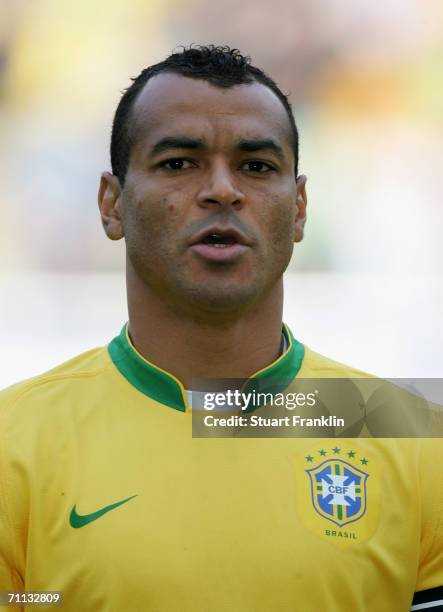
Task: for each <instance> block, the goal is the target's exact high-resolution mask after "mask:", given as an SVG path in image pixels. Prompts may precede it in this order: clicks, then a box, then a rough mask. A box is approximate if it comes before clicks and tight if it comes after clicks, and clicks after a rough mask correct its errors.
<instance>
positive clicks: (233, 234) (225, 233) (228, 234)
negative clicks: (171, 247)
mask: <svg viewBox="0 0 443 612" xmlns="http://www.w3.org/2000/svg"><path fill="white" fill-rule="evenodd" d="M214 234H217V236H220V237H221V238H231V239H233V240H235V242H238V243H239V244H244V245H246V246H250V242H249V241H248V239H247V238H246V236H245V235H244V234H243V233H242V232H239V231H238V230H237V229H235V228H233V227H220V226H218V225H214V226H211V227H208V228H205V229H202V230H201V231H200V232H198V234H196V235H195V236H193V237H192V238H191V241H190V244H191V246H192V245H193V244H198V243H199V242H203V240H205V239H206V238H208V236H212V235H214Z"/></svg>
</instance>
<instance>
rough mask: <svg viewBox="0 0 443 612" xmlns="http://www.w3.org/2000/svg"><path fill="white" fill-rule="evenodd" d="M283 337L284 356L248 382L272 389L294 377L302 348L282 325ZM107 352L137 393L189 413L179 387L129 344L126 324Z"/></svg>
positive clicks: (173, 377) (177, 381) (183, 393)
mask: <svg viewBox="0 0 443 612" xmlns="http://www.w3.org/2000/svg"><path fill="white" fill-rule="evenodd" d="M283 333H284V335H285V337H286V340H287V343H288V348H287V349H286V352H285V353H283V355H281V356H280V357H279V358H278V359H276V360H275V361H274V362H273V363H271V365H269V366H267V367H266V368H263V369H262V370H259V371H258V372H256V373H255V374H253V375H252V376H251V377H250V379H255V380H256V381H257V382H259V383H260V384H262V383H264V385H265V386H266V385H267V384H268V383H269V384H270V385H272V383H273V381H279V383H281V382H282V381H284V382H286V385H287V384H289V382H291V381H292V379H293V378H295V376H297V374H298V371H299V370H300V366H301V363H302V361H303V357H304V353H305V347H304V346H303V344H301V343H300V342H298V340H296V339H295V338H294V336H293V335H292V333H291V331H290V330H289V328H288V327H287V326H286V325H283ZM108 351H109V355H110V357H111V359H112V361H113V362H114V364H115V366H116V367H117V369H118V370H119V371H120V373H121V374H122V375H123V376H124V377H125V378H126V380H127V381H128V382H129V383H130V384H131V385H133V386H134V387H135V388H136V389H138V390H139V391H141V392H142V393H144V394H145V395H147V396H148V397H150V398H152V399H154V400H156V401H157V402H160V404H166V405H167V406H169V407H171V408H175V410H180V411H182V412H185V411H186V410H189V409H190V406H189V404H188V402H187V399H186V392H185V388H184V387H183V385H182V383H181V382H180V381H179V380H178V379H177V378H175V376H173V375H172V374H170V373H169V372H166V370H162V369H161V368H159V367H158V366H156V365H154V364H153V363H151V362H150V361H148V360H147V359H145V358H144V357H143V356H142V355H140V353H139V352H138V351H137V349H136V348H135V347H134V345H133V344H132V342H131V339H130V337H129V334H128V324H127V323H126V324H125V325H124V326H123V328H122V330H121V332H120V334H119V335H118V336H116V337H115V338H114V339H113V340H112V341H111V342H110V344H109V346H108ZM286 385H285V386H286Z"/></svg>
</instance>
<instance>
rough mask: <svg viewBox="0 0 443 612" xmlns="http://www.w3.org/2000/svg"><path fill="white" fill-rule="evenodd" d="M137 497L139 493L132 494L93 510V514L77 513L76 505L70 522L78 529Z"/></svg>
mask: <svg viewBox="0 0 443 612" xmlns="http://www.w3.org/2000/svg"><path fill="white" fill-rule="evenodd" d="M134 497H137V495H132V496H131V497H127V498H126V499H122V501H119V502H115V504H110V505H109V506H105V507H104V508H101V509H100V510H97V511H96V512H92V513H91V514H82V515H81V514H77V510H76V506H74V507H73V508H72V510H71V514H70V516H69V524H70V525H71V527H74V529H78V528H79V527H84V526H85V525H87V524H88V523H92V521H96V520H97V519H98V518H100V517H101V516H103V515H104V514H106V513H107V512H109V511H110V510H114V509H115V508H118V507H119V506H121V505H123V504H126V502H128V501H129V500H130V499H133V498H134Z"/></svg>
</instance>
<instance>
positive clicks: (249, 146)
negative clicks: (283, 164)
mask: <svg viewBox="0 0 443 612" xmlns="http://www.w3.org/2000/svg"><path fill="white" fill-rule="evenodd" d="M237 148H238V149H239V150H240V151H247V152H248V153H254V152H256V151H272V152H273V153H275V154H276V155H277V157H280V159H283V158H284V152H283V149H282V147H281V146H280V145H279V144H277V143H276V142H275V140H272V138H253V139H245V138H242V139H241V140H239V141H238V143H237Z"/></svg>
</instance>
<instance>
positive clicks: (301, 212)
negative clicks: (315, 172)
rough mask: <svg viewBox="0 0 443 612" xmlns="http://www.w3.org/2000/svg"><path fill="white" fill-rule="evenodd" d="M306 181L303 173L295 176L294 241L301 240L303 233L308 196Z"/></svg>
mask: <svg viewBox="0 0 443 612" xmlns="http://www.w3.org/2000/svg"><path fill="white" fill-rule="evenodd" d="M306 181H307V178H306V176H305V175H304V174H301V175H300V176H299V177H298V178H297V201H296V206H297V216H296V218H295V234H294V242H301V241H302V240H303V235H304V229H305V223H306V207H307V204H308V198H307V195H306Z"/></svg>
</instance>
